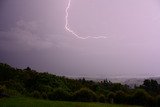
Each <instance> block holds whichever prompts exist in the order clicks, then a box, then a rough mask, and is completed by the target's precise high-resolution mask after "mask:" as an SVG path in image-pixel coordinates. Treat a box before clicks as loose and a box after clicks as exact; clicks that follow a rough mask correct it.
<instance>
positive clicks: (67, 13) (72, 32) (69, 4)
mask: <svg viewBox="0 0 160 107" xmlns="http://www.w3.org/2000/svg"><path fill="white" fill-rule="evenodd" d="M70 6H71V0H69V1H68V5H67V7H66V10H65V12H66V16H65V20H66V23H65V29H66V30H67V31H68V32H70V33H71V34H73V35H74V36H76V37H77V38H79V39H88V38H93V39H101V38H102V39H104V38H107V37H106V36H87V37H81V36H79V35H78V34H77V33H75V32H74V31H73V30H72V29H70V27H69V22H68V17H69V9H70Z"/></svg>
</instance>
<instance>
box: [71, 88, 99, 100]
mask: <svg viewBox="0 0 160 107" xmlns="http://www.w3.org/2000/svg"><path fill="white" fill-rule="evenodd" d="M73 98H74V100H75V101H82V102H94V101H97V96H96V94H95V93H94V92H93V91H92V90H90V89H88V88H81V89H80V90H78V91H76V92H75V93H74V94H73Z"/></svg>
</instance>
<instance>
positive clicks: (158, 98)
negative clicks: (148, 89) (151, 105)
mask: <svg viewBox="0 0 160 107" xmlns="http://www.w3.org/2000/svg"><path fill="white" fill-rule="evenodd" d="M156 105H157V107H159V106H160V95H158V96H157V97H156Z"/></svg>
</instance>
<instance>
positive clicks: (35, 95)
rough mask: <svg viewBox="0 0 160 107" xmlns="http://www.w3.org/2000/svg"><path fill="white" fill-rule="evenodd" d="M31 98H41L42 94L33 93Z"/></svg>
mask: <svg viewBox="0 0 160 107" xmlns="http://www.w3.org/2000/svg"><path fill="white" fill-rule="evenodd" d="M31 96H32V97H34V98H41V94H40V92H39V91H34V92H33V93H31Z"/></svg>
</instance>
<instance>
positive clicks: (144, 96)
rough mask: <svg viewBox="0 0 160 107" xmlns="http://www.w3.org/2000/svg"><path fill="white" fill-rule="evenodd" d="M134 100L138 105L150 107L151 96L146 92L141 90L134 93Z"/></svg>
mask: <svg viewBox="0 0 160 107" xmlns="http://www.w3.org/2000/svg"><path fill="white" fill-rule="evenodd" d="M132 100H133V103H134V104H137V105H148V103H149V101H150V100H151V96H150V95H149V94H148V93H147V92H146V91H145V90H142V89H139V90H136V92H135V93H134V95H133V97H132Z"/></svg>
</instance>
